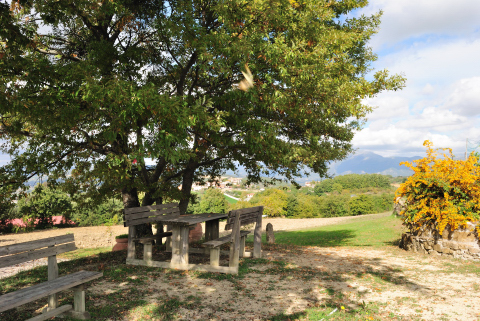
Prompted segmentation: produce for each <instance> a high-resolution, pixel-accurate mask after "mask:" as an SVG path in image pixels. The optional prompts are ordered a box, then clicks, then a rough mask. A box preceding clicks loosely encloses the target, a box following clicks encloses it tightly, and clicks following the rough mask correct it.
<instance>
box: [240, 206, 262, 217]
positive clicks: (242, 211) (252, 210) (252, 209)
mask: <svg viewBox="0 0 480 321" xmlns="http://www.w3.org/2000/svg"><path fill="white" fill-rule="evenodd" d="M262 209H263V206H255V207H249V208H241V209H239V210H235V212H236V213H238V214H240V215H244V214H248V213H258V212H259V211H261V210H262Z"/></svg>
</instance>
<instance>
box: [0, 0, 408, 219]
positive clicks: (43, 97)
mask: <svg viewBox="0 0 480 321" xmlns="http://www.w3.org/2000/svg"><path fill="white" fill-rule="evenodd" d="M367 3H368V2H367V1H365V0H338V1H332V0H328V1H326V0H325V1H322V0H305V1H302V2H297V1H293V0H290V1H270V0H255V1H244V0H220V1H208V0H165V1H164V0H156V1H155V0H154V1H152V0H148V1H147V0H109V1H106V0H100V1H91V0H62V1H56V0H41V1H40V0H38V1H37V0H18V1H15V0H14V1H12V2H11V4H10V5H9V4H7V3H6V2H5V0H4V1H3V2H0V15H1V17H0V79H1V81H0V139H1V140H2V142H4V143H3V145H2V149H1V150H2V151H3V152H6V153H9V154H10V155H11V156H12V161H11V162H10V163H9V164H7V165H5V166H3V167H1V168H0V198H7V197H12V196H11V195H13V193H14V192H15V191H16V190H17V189H18V188H19V187H21V186H23V183H24V182H25V181H27V180H28V179H29V178H31V177H33V176H35V175H46V176H48V178H49V181H50V184H52V185H55V184H60V183H62V184H63V185H64V188H65V189H66V190H67V191H69V192H70V193H75V192H77V191H82V192H85V193H86V194H88V197H89V199H95V198H99V199H100V198H104V197H108V196H111V195H113V194H117V195H118V193H121V195H122V197H123V203H124V206H125V207H132V206H139V205H140V203H139V200H138V193H139V192H145V197H144V198H143V205H150V204H153V203H154V202H156V203H162V202H164V201H165V200H170V199H176V200H180V207H181V210H182V211H183V212H184V211H185V210H186V207H187V205H188V200H189V198H190V196H191V193H190V192H191V186H192V183H193V182H194V181H197V180H198V181H202V180H204V179H205V177H215V176H217V175H218V174H220V173H222V172H223V171H225V170H226V169H234V168H236V167H237V166H243V167H245V169H246V170H247V172H248V175H249V180H250V181H252V182H255V181H259V180H261V177H262V176H269V175H272V174H277V175H278V174H280V175H284V177H286V178H287V179H290V180H294V179H295V177H297V176H298V175H299V174H300V173H301V171H302V170H304V169H305V168H306V169H309V170H313V171H314V172H317V173H320V174H321V175H324V174H326V170H327V164H328V162H329V161H332V160H340V159H343V158H344V157H345V156H346V155H347V154H348V153H349V152H350V151H351V150H352V146H351V143H350V141H351V139H352V138H353V135H354V133H355V132H356V131H357V130H359V129H360V128H361V124H362V122H363V121H364V120H365V117H366V115H367V113H368V112H369V111H370V108H369V107H368V106H366V105H364V104H362V99H363V98H366V97H372V96H374V95H376V94H378V93H379V92H381V91H383V90H396V89H399V88H401V87H402V86H403V83H404V79H403V78H402V77H401V76H397V75H394V76H389V75H388V72H387V71H386V70H384V71H378V72H376V73H375V74H374V76H373V77H370V78H371V79H370V78H369V80H367V79H366V75H367V74H368V73H369V72H371V69H370V64H371V62H372V61H374V60H375V59H376V56H375V54H374V53H373V52H372V51H371V49H370V48H369V47H368V45H367V42H368V40H369V39H370V37H371V36H372V35H373V34H374V33H375V32H376V31H377V29H378V26H379V23H380V15H381V14H380V13H378V14H374V15H372V16H361V17H357V18H354V17H352V16H351V15H350V16H349V15H348V13H349V12H350V11H352V10H354V9H357V8H361V7H364V6H366V5H367ZM247 68H248V69H249V70H251V72H252V75H253V80H251V84H250V83H249V85H251V88H249V89H248V90H246V88H241V89H245V90H240V89H239V88H238V84H239V83H240V82H241V81H242V80H244V76H243V74H242V71H243V72H245V73H246V72H247ZM243 87H245V86H243ZM247 87H250V86H247ZM179 185H181V186H182V188H181V189H178V186H179Z"/></svg>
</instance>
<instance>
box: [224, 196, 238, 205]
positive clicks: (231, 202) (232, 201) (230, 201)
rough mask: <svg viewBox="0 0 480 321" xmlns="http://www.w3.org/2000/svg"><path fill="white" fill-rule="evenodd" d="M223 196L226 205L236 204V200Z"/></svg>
mask: <svg viewBox="0 0 480 321" xmlns="http://www.w3.org/2000/svg"><path fill="white" fill-rule="evenodd" d="M223 196H225V199H226V200H227V202H228V203H230V204H235V203H236V202H238V201H237V200H235V199H233V198H231V197H228V196H227V195H225V194H223Z"/></svg>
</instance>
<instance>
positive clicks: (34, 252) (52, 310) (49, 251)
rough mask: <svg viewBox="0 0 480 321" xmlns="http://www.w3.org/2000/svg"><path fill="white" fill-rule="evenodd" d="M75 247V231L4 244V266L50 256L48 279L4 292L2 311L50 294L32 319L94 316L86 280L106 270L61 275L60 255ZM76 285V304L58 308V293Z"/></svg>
mask: <svg viewBox="0 0 480 321" xmlns="http://www.w3.org/2000/svg"><path fill="white" fill-rule="evenodd" d="M75 249H76V247H75V243H74V238H73V234H67V235H62V236H55V237H49V238H46V239H40V240H36V241H30V242H24V243H17V244H12V245H7V246H2V247H0V268H2V267H7V266H11V265H15V264H19V263H24V262H27V261H30V260H34V259H40V258H44V257H48V281H46V282H43V283H40V284H35V285H33V286H30V287H27V288H23V289H20V290H17V291H14V292H10V293H7V294H3V295H1V296H0V312H3V311H6V310H10V309H13V308H16V307H18V306H21V305H23V304H26V303H29V302H33V301H36V300H38V299H41V298H44V297H47V296H48V307H47V308H46V309H45V310H44V311H43V313H42V314H40V315H37V316H36V317H34V318H31V319H29V321H39V320H47V319H49V318H51V317H54V316H57V315H59V314H62V313H63V314H66V315H69V316H72V317H74V318H78V319H82V320H86V319H90V314H89V313H88V312H86V311H85V283H87V282H89V281H92V280H95V279H98V278H99V277H101V276H102V275H103V273H101V272H93V271H78V272H75V273H71V274H67V275H64V276H61V277H58V265H57V254H60V253H65V252H69V251H73V250H75ZM72 288H73V290H74V303H73V307H72V305H70V304H66V305H62V306H60V307H58V298H57V293H59V292H61V291H64V290H68V289H72Z"/></svg>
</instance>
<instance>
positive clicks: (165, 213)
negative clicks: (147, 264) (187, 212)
mask: <svg viewBox="0 0 480 321" xmlns="http://www.w3.org/2000/svg"><path fill="white" fill-rule="evenodd" d="M179 216H180V209H179V207H178V203H168V204H161V205H150V206H141V207H132V208H125V209H124V210H123V221H124V223H123V224H124V226H125V227H128V249H127V261H129V260H136V257H135V244H136V243H141V244H143V257H144V260H151V259H152V242H153V241H156V242H157V244H161V241H162V238H163V237H167V242H166V246H167V250H170V251H171V236H172V232H171V231H166V232H164V231H163V225H162V224H161V223H158V222H159V221H160V219H166V218H176V217H179ZM144 223H154V224H157V234H155V235H151V236H144V237H137V233H136V230H135V226H137V225H140V224H144Z"/></svg>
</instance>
